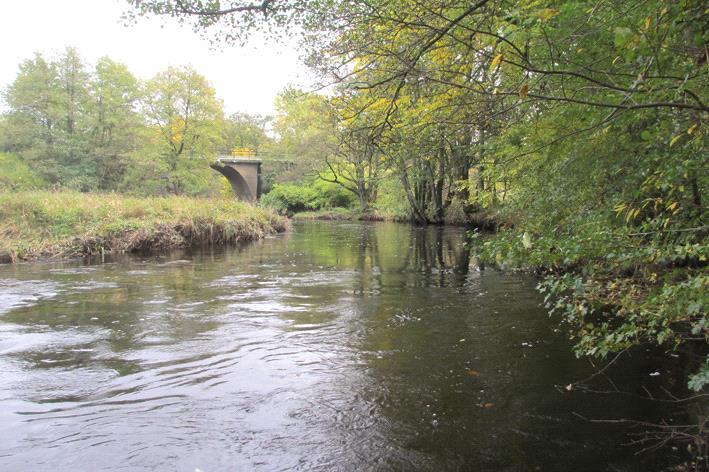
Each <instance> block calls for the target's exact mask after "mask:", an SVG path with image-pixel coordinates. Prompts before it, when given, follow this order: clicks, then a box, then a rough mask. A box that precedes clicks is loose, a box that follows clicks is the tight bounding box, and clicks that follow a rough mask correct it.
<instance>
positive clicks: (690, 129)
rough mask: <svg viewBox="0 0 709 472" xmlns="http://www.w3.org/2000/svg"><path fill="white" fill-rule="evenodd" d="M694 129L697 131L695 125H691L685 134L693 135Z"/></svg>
mask: <svg viewBox="0 0 709 472" xmlns="http://www.w3.org/2000/svg"><path fill="white" fill-rule="evenodd" d="M695 129H697V125H692V126H691V127H690V128H689V129H688V130H687V134H689V135H691V134H692V133H694V130H695Z"/></svg>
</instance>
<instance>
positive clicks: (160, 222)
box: [0, 191, 288, 262]
mask: <svg viewBox="0 0 709 472" xmlns="http://www.w3.org/2000/svg"><path fill="white" fill-rule="evenodd" d="M287 225H288V221H287V220H286V218H284V217H282V216H279V215H277V214H276V213H275V212H273V211H270V210H268V209H263V208H260V207H257V206H253V205H250V204H246V203H242V202H238V201H234V200H227V199H206V198H189V197H177V196H171V197H149V198H137V197H128V196H124V195H116V194H84V193H78V192H67V191H62V192H49V191H31V192H30V191H27V192H17V193H10V192H6V193H0V259H4V260H5V262H7V261H16V260H28V259H35V258H41V257H77V256H88V255H94V254H102V253H105V252H133V251H142V250H154V251H161V250H166V249H170V248H175V247H185V246H195V245H210V244H213V245H218V244H230V243H236V242H240V241H248V240H253V239H258V238H261V237H263V236H264V235H266V234H269V233H274V232H278V231H284V230H285V229H286V228H287Z"/></svg>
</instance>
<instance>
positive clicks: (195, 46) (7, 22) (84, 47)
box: [0, 0, 309, 114]
mask: <svg viewBox="0 0 709 472" xmlns="http://www.w3.org/2000/svg"><path fill="white" fill-rule="evenodd" d="M0 1H1V2H2V20H0V89H4V88H5V87H6V86H7V85H9V84H10V83H12V81H13V80H14V79H15V76H16V75H17V71H18V65H19V64H20V62H22V61H23V60H24V59H28V58H31V57H32V55H33V54H34V52H35V51H39V52H42V53H46V54H47V55H50V54H53V53H56V52H61V51H62V50H63V49H64V48H65V47H67V46H73V47H75V48H77V49H78V51H79V54H80V55H81V57H82V58H83V59H84V61H86V62H87V63H88V64H90V65H93V64H95V62H96V60H97V59H98V58H100V57H102V56H108V57H110V58H111V59H113V60H115V61H118V62H122V63H124V64H126V65H127V66H128V69H129V70H130V71H131V72H132V73H133V74H135V75H136V76H137V77H139V78H141V79H148V78H150V77H151V76H152V75H154V74H155V73H156V72H158V71H160V70H162V69H164V68H166V67H167V66H170V65H172V66H179V65H188V64H189V65H192V66H193V67H194V68H195V69H196V70H197V71H198V72H199V73H201V74H202V75H204V76H205V77H207V79H208V80H209V81H210V83H211V84H212V86H213V87H214V88H215V89H216V91H217V95H218V96H219V97H220V98H221V99H222V100H224V108H225V111H226V113H227V114H231V113H233V112H236V111H241V112H247V113H261V114H270V113H273V99H274V97H275V96H276V94H277V93H278V92H279V91H280V90H281V89H283V88H284V87H286V86H287V85H298V86H302V87H307V85H308V80H309V78H308V77H309V76H308V73H307V70H306V69H305V67H304V66H302V65H301V64H300V62H299V60H298V56H297V52H295V48H294V47H293V45H286V44H281V45H278V44H273V43H267V44H263V45H261V44H258V43H259V41H256V40H254V41H252V42H251V43H250V44H249V45H247V46H246V47H243V48H242V47H239V46H231V47H225V48H223V49H222V50H212V49H210V45H209V43H208V42H207V41H206V40H203V39H201V38H200V37H199V36H198V35H197V34H196V33H194V32H193V31H192V29H190V28H189V27H188V26H185V27H180V26H178V25H177V23H176V22H175V21H171V20H170V19H168V18H165V19H159V18H146V19H142V20H139V21H138V24H136V25H134V26H129V27H126V26H123V22H122V20H121V13H122V12H123V11H124V10H125V9H126V7H127V3H125V2H123V1H122V0H24V1H23V0H20V1H10V0H0Z"/></svg>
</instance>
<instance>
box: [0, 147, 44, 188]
mask: <svg viewBox="0 0 709 472" xmlns="http://www.w3.org/2000/svg"><path fill="white" fill-rule="evenodd" d="M46 186H47V182H45V181H44V179H42V178H41V177H40V176H38V175H37V174H36V173H35V172H34V171H33V170H32V169H31V168H30V167H29V166H28V165H27V164H25V163H24V162H23V161H22V160H21V159H20V158H19V157H18V156H16V155H14V154H5V153H0V191H1V190H34V189H40V188H44V187H46Z"/></svg>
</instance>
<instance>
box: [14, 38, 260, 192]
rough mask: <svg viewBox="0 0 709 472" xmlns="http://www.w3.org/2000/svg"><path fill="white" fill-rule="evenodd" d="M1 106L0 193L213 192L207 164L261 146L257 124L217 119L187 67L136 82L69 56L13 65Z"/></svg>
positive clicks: (122, 69) (215, 103) (244, 118)
mask: <svg viewBox="0 0 709 472" xmlns="http://www.w3.org/2000/svg"><path fill="white" fill-rule="evenodd" d="M2 99H3V101H4V105H5V107H4V108H5V111H4V113H3V114H2V115H1V116H0V151H1V152H4V153H5V154H4V155H3V162H4V164H3V168H4V169H5V171H6V172H5V174H6V177H5V178H0V185H2V186H4V187H8V188H19V187H23V188H27V187H52V186H54V187H63V188H71V189H76V190H80V191H125V192H133V193H142V194H164V193H172V194H190V195H197V194H209V193H215V192H217V191H218V190H219V188H220V185H219V184H218V183H217V182H219V179H218V176H217V175H215V173H214V172H213V171H212V170H211V169H210V168H209V165H208V164H209V162H210V161H211V160H212V159H214V158H215V157H216V155H217V154H219V153H220V152H224V151H225V150H229V149H231V148H232V147H234V146H242V147H249V148H258V147H259V146H262V145H263V144H264V143H265V142H267V141H269V140H270V138H269V137H268V136H267V135H266V126H267V121H268V120H267V119H265V118H262V117H259V116H249V115H245V114H236V115H234V116H231V117H225V116H224V111H223V104H222V102H221V101H220V100H219V99H218V98H217V97H216V93H215V90H214V88H213V87H212V86H211V85H210V84H209V82H208V81H207V80H206V79H205V78H204V77H203V76H202V75H200V74H199V73H198V72H197V71H195V70H194V69H192V68H190V67H170V68H167V69H166V70H164V71H162V72H160V73H158V74H157V75H155V77H153V78H151V79H150V80H147V81H141V80H138V79H137V78H136V77H135V76H134V75H133V74H132V73H131V72H130V71H129V70H128V68H127V67H126V66H125V65H123V64H120V63H118V62H115V61H113V60H111V59H110V58H107V57H104V58H101V59H99V60H98V61H97V63H96V64H95V65H89V64H87V63H86V62H85V61H84V60H83V59H82V58H81V57H80V56H79V54H78V53H77V51H76V50H75V49H73V48H67V49H66V50H65V51H64V52H63V53H61V54H60V55H58V56H56V57H47V56H45V55H43V54H41V53H37V54H35V56H34V57H32V58H30V59H27V60H25V61H24V62H22V64H20V67H19V71H18V74H17V77H16V79H15V80H14V82H13V83H12V84H10V85H9V86H8V87H7V88H6V89H5V90H4V91H3V93H2ZM11 168H12V169H14V171H12V169H11ZM20 169H22V170H20ZM8 170H9V172H8ZM13 176H14V177H13Z"/></svg>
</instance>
